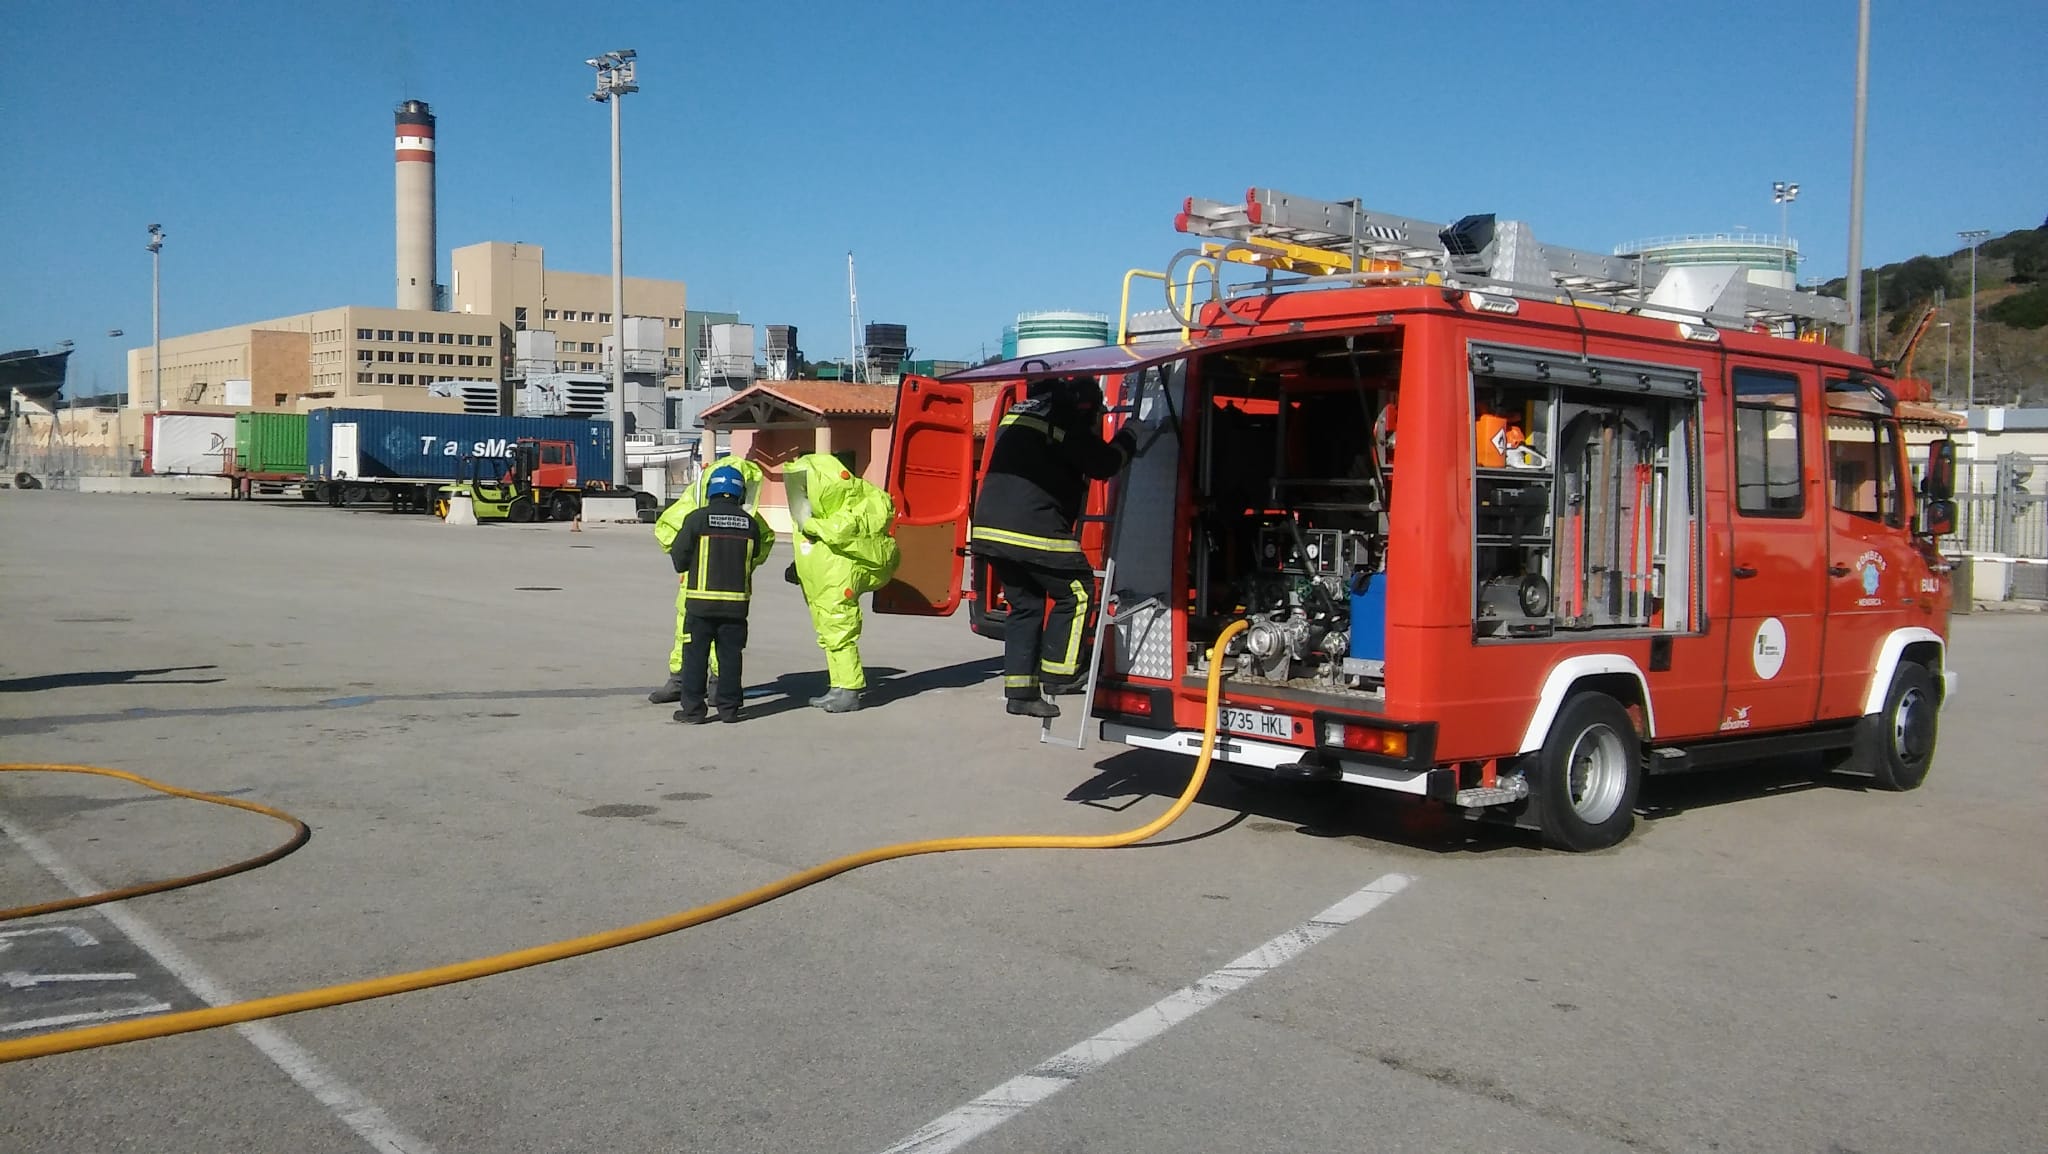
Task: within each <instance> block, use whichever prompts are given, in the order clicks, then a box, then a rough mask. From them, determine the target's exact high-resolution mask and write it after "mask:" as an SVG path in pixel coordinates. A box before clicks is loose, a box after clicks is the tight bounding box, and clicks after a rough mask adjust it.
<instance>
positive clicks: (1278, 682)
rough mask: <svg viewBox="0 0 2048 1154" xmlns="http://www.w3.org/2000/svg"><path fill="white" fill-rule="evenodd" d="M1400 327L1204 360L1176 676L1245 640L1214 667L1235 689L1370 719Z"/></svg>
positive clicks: (1380, 664) (1380, 642)
mask: <svg viewBox="0 0 2048 1154" xmlns="http://www.w3.org/2000/svg"><path fill="white" fill-rule="evenodd" d="M1400 336H1401V334H1400V330H1398V329H1392V328H1388V329H1381V330H1375V331H1372V332H1367V333H1360V334H1355V335H1352V336H1349V337H1326V338H1320V339H1315V340H1300V341H1289V342H1284V343H1280V344H1273V345H1264V346H1259V347H1255V348H1252V349H1247V350H1246V351H1244V352H1243V353H1239V354H1211V355H1209V356H1207V357H1204V358H1202V360H1201V361H1200V363H1199V366H1198V368H1197V382H1196V385H1197V388H1198V390H1199V393H1198V395H1199V397H1200V400H1199V402H1198V404H1197V406H1195V408H1194V416H1195V419H1197V420H1198V421H1199V425H1198V427H1197V430H1196V438H1195V446H1196V447H1195V451H1196V453H1197V454H1198V457H1197V461H1196V468H1195V471H1194V485H1193V491H1194V508H1193V525H1192V530H1193V531H1192V533H1191V534H1190V535H1189V539H1188V548H1189V555H1188V573H1189V576H1190V585H1191V589H1190V590H1189V595H1188V596H1189V600H1188V603H1187V614H1188V633H1187V642H1186V654H1185V657H1186V668H1185V671H1184V676H1189V677H1202V676H1205V675H1206V673H1207V669H1206V668H1205V666H1206V663H1207V651H1208V646H1209V644H1210V643H1211V642H1212V641H1213V640H1214V638H1215V637H1216V636H1217V635H1218V634H1219V633H1221V631H1222V630H1223V628H1224V626H1226V625H1227V624H1229V623H1230V622H1231V621H1234V620H1238V619H1240V618H1242V619H1246V620H1249V621H1250V622H1251V628H1250V629H1248V630H1246V632H1245V633H1244V634H1243V635H1242V636H1241V637H1240V638H1239V640H1238V641H1237V643H1236V644H1234V645H1233V646H1231V650H1230V653H1229V659H1230V661H1231V663H1232V664H1231V667H1230V668H1229V669H1228V670H1226V674H1227V676H1228V677H1229V678H1230V680H1231V682H1232V683H1233V684H1234V685H1236V686H1238V687H1239V688H1240V691H1243V692H1250V693H1258V692H1260V691H1265V692H1268V693H1269V694H1272V695H1274V696H1278V697H1281V698H1283V699H1291V700H1296V701H1302V702H1304V703H1314V704H1320V705H1324V706H1326V707H1327V706H1332V705H1343V704H1347V703H1348V704H1349V705H1350V707H1352V708H1367V709H1371V708H1374V707H1376V705H1377V703H1378V702H1379V700H1380V699H1381V696H1382V690H1381V687H1382V676H1383V673H1384V658H1385V648H1384V618H1385V613H1384V605H1385V596H1386V583H1385V573H1384V567H1385V558H1386V540H1387V533H1388V530H1389V522H1388V516H1387V511H1388V509H1389V507H1390V503H1391V502H1390V497H1391V490H1390V485H1391V480H1392V476H1393V460H1392V445H1393V438H1394V430H1393V417H1394V409H1393V406H1394V399H1395V394H1396V391H1397V387H1398V382H1399V379H1400V367H1401V346H1400Z"/></svg>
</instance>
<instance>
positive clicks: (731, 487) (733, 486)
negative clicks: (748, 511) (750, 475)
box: [704, 465, 747, 500]
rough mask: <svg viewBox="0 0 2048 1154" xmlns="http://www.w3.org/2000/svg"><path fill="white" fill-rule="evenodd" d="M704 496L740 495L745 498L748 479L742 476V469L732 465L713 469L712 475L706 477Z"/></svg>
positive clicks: (742, 498)
mask: <svg viewBox="0 0 2048 1154" xmlns="http://www.w3.org/2000/svg"><path fill="white" fill-rule="evenodd" d="M704 496H705V497H706V498H711V497H738V498H740V499H741V500H745V499H746V496H747V479H746V478H745V477H742V476H740V471H739V470H738V469H735V468H733V467H731V466H730V465H728V466H726V467H724V468H720V469H713V470H711V475H710V476H709V477H707V478H705V479H704Z"/></svg>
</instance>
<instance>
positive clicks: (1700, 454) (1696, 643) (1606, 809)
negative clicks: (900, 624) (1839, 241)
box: [876, 189, 1955, 850]
mask: <svg viewBox="0 0 2048 1154" xmlns="http://www.w3.org/2000/svg"><path fill="white" fill-rule="evenodd" d="M1190 217H1193V218H1194V227H1190ZM1247 217H1249V218H1251V219H1250V220H1249V221H1247V219H1246V218H1247ZM1260 217H1263V218H1264V219H1263V220H1261V219H1259V218H1260ZM1276 221H1278V222H1280V223H1278V224H1276V223H1275V222H1276ZM1317 221H1321V222H1322V227H1320V229H1318V228H1317V227H1316V222H1317ZM1333 221H1334V222H1336V224H1335V225H1332V224H1331V222H1333ZM1305 222H1306V223H1305ZM1180 223H1181V228H1182V230H1183V231H1190V232H1197V233H1198V234H1200V235H1204V236H1210V237H1217V238H1221V241H1222V243H1218V244H1211V245H1207V246H1204V247H1203V248H1202V249H1196V250H1189V252H1188V253H1184V254H1183V257H1184V258H1185V257H1193V258H1195V259H1197V260H1200V261H1207V262H1211V263H1210V270H1211V274H1212V275H1211V280H1210V295H1209V299H1208V300H1207V301H1206V302H1203V303H1201V304H1200V305H1199V307H1197V306H1196V305H1195V304H1194V302H1193V301H1192V298H1193V296H1194V292H1193V289H1194V287H1195V283H1196V278H1195V277H1189V278H1187V279H1186V281H1185V282H1184V283H1182V284H1181V285H1180V286H1179V288H1181V289H1186V290H1187V291H1186V292H1185V293H1184V294H1181V293H1179V291H1178V289H1177V288H1175V287H1173V286H1175V285H1176V278H1175V276H1174V271H1175V270H1173V269H1170V270H1169V273H1168V275H1167V278H1166V279H1167V283H1168V285H1169V286H1170V287H1169V297H1168V304H1169V310H1170V312H1171V314H1172V316H1171V318H1170V320H1169V321H1168V322H1167V323H1166V324H1165V325H1164V326H1163V331H1155V332H1151V333H1143V334H1140V335H1139V336H1135V337H1134V336H1132V335H1131V334H1130V333H1129V332H1128V331H1127V332H1125V333H1124V334H1121V336H1122V338H1123V339H1122V340H1121V341H1120V343H1119V344H1116V345H1111V346H1105V347H1102V348H1096V349H1082V350H1073V351H1069V352H1062V353H1055V354H1050V355H1045V356H1040V357H1034V358H1028V359H1024V360H1019V361H1012V362H1005V363H1002V364H996V365H991V366H986V367H984V368H978V369H973V370H968V371H966V372H963V373H959V374H954V375H953V376H951V377H948V378H946V379H943V380H930V379H924V378H911V379H908V380H906V381H905V383H904V384H903V386H902V390H901V394H900V404H899V411H898V427H897V430H896V438H895V443H894V445H893V448H892V453H891V462H890V475H889V480H890V488H891V492H892V494H893V495H894V496H895V498H896V500H897V508H898V528H897V536H898V540H899V543H900V545H901V546H902V549H903V554H904V562H903V565H902V569H901V572H900V574H899V577H898V580H897V582H896V583H895V584H894V585H892V586H891V587H889V588H888V589H885V590H883V591H881V592H880V593H878V594H877V597H876V607H877V609H878V610H880V611H884V612H908V613H925V614H945V613H951V612H952V611H953V609H954V607H955V606H957V604H958V602H959V600H960V587H961V577H960V569H961V564H962V559H963V557H964V555H965V551H964V544H965V540H966V531H967V521H968V519H969V518H970V517H971V507H972V497H973V491H974V488H975V482H976V463H975V461H974V458H973V425H974V421H973V412H972V410H973V393H972V386H973V385H974V384H975V383H977V382H984V383H985V382H988V381H998V380H1026V379H1030V378H1034V377H1039V376H1051V375H1068V374H1075V373H1081V374H1091V375H1095V376H1097V377H1098V378H1099V379H1101V380H1102V381H1103V383H1104V385H1105V388H1106V392H1107V393H1108V395H1109V396H1110V398H1111V400H1112V415H1111V416H1110V417H1109V418H1107V419H1108V420H1109V421H1110V422H1117V421H1127V422H1132V423H1133V427H1134V428H1135V429H1136V431H1137V433H1138V443H1139V446H1140V450H1139V452H1138V454H1137V456H1136V457H1135V458H1134V459H1133V461H1132V464H1131V465H1130V467H1129V469H1128V470H1127V471H1126V472H1125V473H1124V474H1123V475H1122V476H1120V477H1119V478H1117V479H1116V480H1115V481H1112V482H1109V483H1108V484H1107V485H1106V486H1104V488H1103V490H1102V500H1101V503H1100V504H1101V507H1102V508H1104V509H1106V510H1108V511H1109V516H1108V517H1107V518H1106V523H1105V525H1104V533H1103V536H1102V540H1103V547H1102V548H1103V552H1104V554H1105V555H1103V556H1099V557H1098V558H1097V562H1098V567H1099V568H1105V567H1107V564H1106V563H1107V562H1108V561H1110V560H1112V559H1113V562H1114V566H1113V569H1111V573H1112V576H1111V579H1110V582H1109V585H1110V587H1109V588H1107V589H1105V590H1103V591H1102V594H1103V595H1102V597H1101V598H1100V599H1098V604H1103V605H1105V614H1104V617H1103V619H1102V620H1101V621H1100V622H1098V624H1097V631H1098V632H1099V633H1100V634H1101V635H1102V636H1101V642H1100V644H1099V645H1098V646H1097V652H1098V654H1099V660H1098V662H1097V665H1096V667H1095V670H1094V678H1095V679H1094V682H1093V683H1092V684H1091V687H1090V691H1089V694H1088V698H1087V700H1088V701H1089V702H1090V703H1091V704H1092V711H1091V712H1092V715H1093V717H1094V718H1096V719H1098V720H1099V723H1100V732H1101V735H1102V737H1103V739H1105V740H1108V741H1114V742H1120V743H1123V744H1126V745H1131V746H1137V747H1143V748H1150V749H1158V750H1166V751H1171V752H1176V753H1181V754H1186V755H1189V756H1193V755H1194V754H1195V753H1196V752H1197V751H1198V750H1199V748H1200V745H1201V740H1202V727H1203V722H1204V693H1205V688H1206V679H1207V676H1208V673H1209V669H1208V668H1207V662H1208V653H1209V650H1210V647H1211V645H1212V643H1213V642H1214V640H1215V639H1216V637H1217V636H1218V635H1219V634H1220V633H1221V631H1222V630H1223V628H1224V627H1225V626H1226V625H1227V624H1229V623H1231V622H1233V621H1237V620H1247V621H1249V623H1250V627H1249V629H1248V630H1246V631H1245V632H1244V633H1242V634H1240V635H1239V636H1238V637H1237V638H1236V639H1235V640H1234V642H1233V644H1232V645H1231V647H1230V649H1229V651H1228V652H1227V653H1226V654H1225V656H1224V658H1223V661H1224V662H1225V663H1226V668H1225V670H1224V675H1223V680H1222V689H1223V702H1222V704H1223V709H1222V713H1221V716H1220V717H1219V719H1218V731H1219V737H1218V741H1217V744H1216V752H1215V757H1216V760H1217V761H1218V762H1220V763H1223V764H1225V765H1227V766H1229V767H1230V768H1231V770H1232V771H1233V772H1235V773H1237V774H1239V775H1240V776H1246V775H1249V776H1254V777H1257V778H1259V779H1261V780H1264V781H1268V782H1273V783H1295V784H1316V783H1321V784H1327V785H1342V786H1351V787H1361V788H1371V789H1379V790H1386V791H1390V792H1395V793H1404V794H1409V795H1413V796H1417V797H1421V798H1426V799H1431V800H1434V801H1437V802H1442V803H1446V804H1449V805H1452V806H1458V807H1462V808H1465V809H1467V810H1470V811H1473V812H1474V813H1475V814H1477V815H1478V816H1482V817H1486V818H1491V819H1495V820H1503V821H1509V822H1512V823H1514V824H1517V825H1521V826H1525V827H1528V828H1532V829H1535V830H1538V831H1540V833H1541V836H1542V838H1543V840H1544V842H1545V843H1546V844H1548V845H1550V846H1553V847H1555V848H1560V849H1566V850H1591V849H1598V848H1602V847H1605V846H1610V845H1613V844H1616V843H1618V842H1620V841H1622V840H1623V839H1625V838H1626V837H1627V836H1628V835H1629V833H1630V832H1631V830H1632V829H1633V826H1634V821H1635V808H1636V801H1637V794H1638V790H1639V789H1640V787H1641V783H1642V780H1643V778H1644V777H1645V776H1646V775H1648V774H1660V773H1679V772H1687V771H1696V770H1708V769H1712V768H1717V767H1722V766H1728V765H1733V764H1737V763H1742V762H1751V761H1755V760H1758V759H1761V758H1765V757H1771V756H1777V755H1782V754H1791V753H1811V754H1819V755H1822V756H1824V757H1826V758H1827V759H1829V761H1830V762H1831V763H1832V764H1833V765H1834V766H1836V767H1838V768H1841V769H1844V770H1847V771H1850V772H1854V773H1859V774H1863V775H1866V776H1868V777H1870V778H1871V779H1872V780H1873V781H1874V782H1875V783H1876V784H1877V785H1878V786H1880V787H1882V788H1885V789H1893V790H1905V789H1912V788H1915V787H1916V786H1918V785H1919V784H1920V782H1921V781H1922V780H1923V778H1924V777H1925V775H1926V774H1927V772H1928V769H1929V767H1930V765H1931V763H1932V759H1933V755H1934V746H1935V736H1936V731H1937V722H1938V717H1939V711H1940V708H1941V705H1942V703H1943V701H1944V700H1945V699H1946V697H1947V696H1948V695H1949V694H1950V693H1951V692H1953V691H1954V687H1955V678H1954V674H1953V672H1952V671H1951V670H1950V669H1949V667H1948V662H1947V653H1946V646H1947V640H1946V638H1947V632H1948V630H1947V623H1948V613H1949V598H1950V589H1951V586H1950V581H1949V578H1948V569H1949V566H1948V564H1947V563H1946V562H1945V561H1944V560H1943V559H1942V557H1941V556H1940V555H1939V553H1938V552H1937V551H1936V549H1935V545H1934V539H1935V537H1936V536H1937V535H1938V534H1939V533H1941V532H1945V531H1946V530H1947V529H1948V527H1949V525H1948V522H1950V521H1952V519H1953V506H1952V505H1951V504H1950V503H1949V497H1950V496H1951V493H1950V487H1951V484H1952V480H1951V478H1952V473H1953V447H1952V446H1951V445H1950V444H1948V443H1947V442H1945V441H1937V442H1935V444H1934V445H1933V446H1932V448H1931V449H1930V452H1929V455H1928V462H1927V466H1926V475H1925V479H1924V482H1923V484H1922V485H1921V487H1920V491H1918V492H1916V491H1915V488H1914V486H1913V484H1912V481H1911V478H1912V471H1911V469H1910V467H1909V465H1908V461H1907V458H1906V453H1905V446H1904V442H1903V438H1902V434H1901V430H1900V426H1899V420H1898V416H1897V413H1896V405H1897V400H1896V393H1897V387H1898V381H1897V379H1896V378H1894V377H1892V376H1891V375H1890V374H1889V373H1888V372H1887V371H1886V370H1883V369H1881V368H1880V367H1879V366H1878V365H1876V364H1874V363H1873V362H1872V361H1870V360H1869V359H1867V358H1865V357H1861V356H1856V355H1852V354H1849V353H1847V352H1844V351H1842V350H1840V349H1835V348H1831V347H1828V346H1827V345H1825V344H1823V343H1820V341H1818V340H1816V339H1813V336H1814V335H1817V334H1818V333H1819V332H1820V328H1819V324H1820V323H1825V322H1826V321H1827V320H1829V319H1830V318H1834V317H1835V316H1836V315H1837V313H1836V310H1837V309H1841V310H1842V311H1841V313H1840V316H1841V319H1846V310H1845V306H1843V305H1842V302H1839V301H1834V300H1831V299H1828V298H1820V297H1816V296H1813V295H1812V294H1807V293H1799V292H1795V291H1793V290H1790V289H1769V288H1766V287H1763V286H1758V285H1750V284H1744V283H1738V278H1733V277H1731V276H1730V275H1729V274H1728V272H1727V271H1726V270H1675V269H1665V268H1662V267H1660V266H1657V265H1654V264H1652V263H1651V262H1648V261H1645V260H1641V259H1639V258H1633V257H1625V256H1623V257H1593V256H1591V255H1590V254H1583V253H1570V252H1568V251H1567V250H1561V249H1551V248H1545V247H1543V246H1540V245H1537V244H1535V242H1534V241H1533V239H1531V238H1529V237H1528V236H1527V234H1526V231H1525V230H1524V228H1523V226H1520V225H1515V224H1511V223H1509V224H1496V223H1495V222H1494V221H1493V219H1492V218H1490V217H1487V218H1467V219H1466V220H1463V221H1460V222H1458V223H1457V224H1455V225H1450V226H1440V225H1431V224H1428V223H1427V222H1421V221H1413V220H1409V219H1406V218H1399V217H1389V216H1387V215H1385V214H1369V213H1366V212H1364V211H1363V210H1360V209H1358V208H1357V206H1356V205H1355V204H1336V205H1330V204H1321V203H1320V202H1308V201H1302V200H1300V199H1299V198H1289V197H1284V196H1281V195H1280V194H1276V193H1271V192H1268V191H1266V190H1260V189H1254V190H1252V191H1251V192H1250V193H1249V194H1248V195H1247V198H1246V201H1245V204H1244V205H1243V206H1235V205H1228V204H1218V203H1215V202H1196V201H1190V202H1189V204H1188V206H1187V210H1186V212H1185V213H1184V215H1183V217H1182V218H1181V222H1180ZM1276 251H1277V252H1279V253H1280V254H1281V255H1280V257H1279V258H1275V257H1274V256H1273V255H1272V254H1273V253H1274V252H1276ZM1247 253H1249V254H1251V258H1252V259H1247V257H1246V254H1247ZM1232 261H1238V262H1242V263H1246V264H1253V265H1262V266H1263V267H1262V271H1263V272H1264V278H1263V279H1262V280H1259V281H1255V282H1252V283H1251V284H1249V285H1236V286H1231V285H1225V284H1223V283H1222V278H1221V277H1216V276H1214V275H1213V272H1214V269H1215V268H1216V267H1217V264H1218V263H1220V264H1222V265H1223V267H1230V262H1232ZM1317 261H1320V262H1321V263H1320V264H1317V263H1316V262H1317ZM1179 263H1181V262H1178V261H1177V265H1178V264H1179ZM1511 264H1512V265H1516V266H1518V267H1507V266H1509V265H1511ZM1283 271H1284V272H1291V273H1294V274H1296V275H1294V276H1293V277H1292V278H1290V279H1282V278H1281V277H1279V276H1278V275H1277V274H1278V273H1280V272H1283ZM1802 298H1803V299H1802ZM991 435H993V434H991Z"/></svg>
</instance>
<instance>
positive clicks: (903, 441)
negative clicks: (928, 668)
mask: <svg viewBox="0 0 2048 1154" xmlns="http://www.w3.org/2000/svg"><path fill="white" fill-rule="evenodd" d="M887 480H888V489H889V498H890V500H891V501H893V502H895V505H896V524H895V535H896V545H897V548H899V549H901V550H902V552H903V561H902V564H901V565H900V566H898V567H897V570H896V577H895V580H893V581H891V582H889V584H887V585H885V586H883V587H882V588H880V589H877V590H876V591H875V600H874V606H875V611H876V612H877V613H902V614H909V615H912V616H921V617H946V616H950V615H951V614H952V612H953V611H954V610H955V609H957V608H959V606H960V576H961V572H960V571H961V563H962V561H963V559H964V557H965V554H966V550H967V513H968V507H969V505H970V503H971V502H972V500H973V495H974V493H973V490H974V386H972V385H965V384H954V383H952V382H948V381H935V380H932V379H931V378H929V377H918V376H906V377H904V378H903V384H902V386H901V388H899V389H898V390H897V394H896V422H895V427H894V428H893V429H892V430H891V436H890V438H889V473H888V477H887Z"/></svg>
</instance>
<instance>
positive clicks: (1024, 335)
mask: <svg viewBox="0 0 2048 1154" xmlns="http://www.w3.org/2000/svg"><path fill="white" fill-rule="evenodd" d="M1108 343H1109V318H1108V317H1107V316H1104V315H1103V314H1101V313H1085V312H1075V311H1073V310H1072V309H1046V310H1041V311H1039V312H1028V313H1018V314H1017V323H1016V324H1014V325H1009V326H1006V327H1005V328H1004V329H1003V359H1004V360H1011V359H1013V358H1016V357H1028V356H1037V355H1043V354H1045V353H1058V352H1065V351H1066V350H1068V349H1090V348H1094V347H1095V346H1097V345H1106V344H1108Z"/></svg>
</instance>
